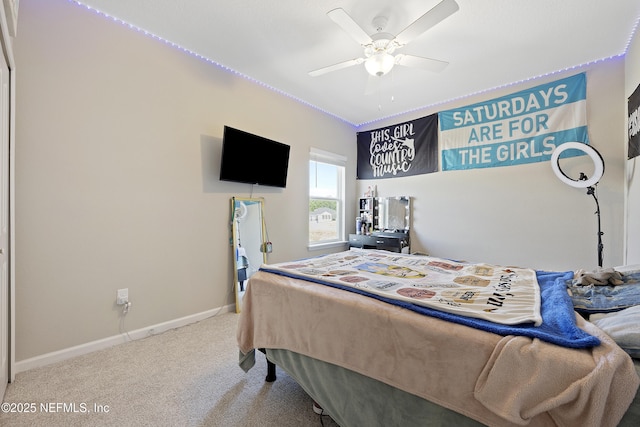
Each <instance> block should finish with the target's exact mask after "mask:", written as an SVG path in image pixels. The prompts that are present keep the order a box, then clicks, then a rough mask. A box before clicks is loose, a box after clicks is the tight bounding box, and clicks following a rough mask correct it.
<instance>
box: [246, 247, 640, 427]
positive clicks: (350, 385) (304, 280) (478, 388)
mask: <svg viewBox="0 0 640 427" xmlns="http://www.w3.org/2000/svg"><path fill="white" fill-rule="evenodd" d="M372 265H373V267H372ZM385 265H386V266H387V267H384V266H385ZM408 265H409V266H410V268H407V266H408ZM390 270H393V271H392V272H390ZM527 270H528V269H518V268H514V267H500V266H491V265H487V264H467V263H458V262H455V261H450V260H441V259H437V258H432V257H426V256H415V255H403V254H391V253H389V252H385V251H376V250H361V249H351V250H350V251H345V252H341V253H338V254H330V255H325V256H321V257H315V258H310V259H307V260H300V261H296V262H291V263H281V264H276V265H265V266H263V267H262V268H261V270H260V271H259V272H258V273H256V274H254V275H253V276H252V278H251V279H250V281H249V285H248V288H247V292H246V294H245V296H244V299H243V306H242V312H241V314H240V319H239V324H238V331H237V338H238V345H239V349H240V366H241V367H242V368H243V369H245V370H247V369H250V368H251V366H252V364H253V361H254V360H255V359H254V358H255V357H256V355H255V350H256V349H264V351H265V353H266V356H267V359H268V361H270V362H271V363H275V364H276V365H278V366H279V367H280V368H282V369H283V370H284V371H285V372H287V373H288V374H289V375H291V376H292V377H293V378H294V379H295V380H296V381H297V382H298V383H299V384H300V385H301V386H302V387H303V388H304V389H305V391H306V392H307V393H308V394H309V395H310V396H311V397H312V398H313V399H314V400H315V401H316V402H318V404H319V405H320V406H321V407H322V408H323V410H324V411H325V413H326V414H328V415H330V416H331V417H332V418H333V419H334V420H335V421H336V422H337V423H338V424H339V425H341V426H343V427H348V426H360V425H368V426H373V425H386V426H388V425H403V426H409V425H438V424H437V423H442V425H452V424H453V425H460V426H464V425H482V424H484V425H489V426H513V425H531V426H555V425H561V426H576V425H580V426H616V425H639V424H638V422H640V401H639V400H638V396H637V395H636V393H637V390H638V386H639V384H640V378H639V376H638V372H637V368H638V367H637V365H636V364H634V361H633V359H632V358H631V357H630V356H629V354H627V353H626V352H625V351H624V350H623V349H622V348H621V347H620V346H618V344H616V342H615V341H614V340H613V339H612V338H611V337H610V336H609V335H607V334H606V333H605V332H603V330H601V329H600V328H598V327H597V326H595V325H594V324H593V323H591V322H589V321H587V320H585V319H584V318H583V317H582V316H580V315H577V314H576V313H575V312H574V310H573V305H572V302H571V300H570V298H569V296H568V294H567V292H566V287H565V283H566V282H567V280H570V279H571V277H572V275H573V273H572V272H542V271H534V272H533V274H534V280H535V282H536V283H537V284H539V286H529V282H530V280H529V279H530V278H529V279H527V280H523V281H522V283H519V279H518V278H520V277H525V276H527V275H528V274H530V273H531V271H530V270H529V271H527ZM469 271H471V272H472V273H473V274H469ZM505 271H506V272H507V273H506V274H507V275H506V276H505ZM433 273H436V274H433ZM492 274H493V276H492ZM447 275H449V276H451V277H452V278H454V279H458V280H457V281H454V283H455V284H454V283H451V282H447V281H446V280H445V279H446V277H445V276H447ZM427 276H435V277H436V278H437V280H436V281H437V282H438V283H436V284H433V283H429V282H428V279H427ZM355 277H360V279H354V278H355ZM362 277H365V278H364V279H363V278H362ZM460 277H463V278H464V279H465V280H462V284H461V280H460ZM495 277H498V280H497V282H496V283H494V282H493V281H492V280H493V279H492V278H495ZM507 277H508V280H506V279H505V278H507ZM469 279H473V280H469ZM367 283H374V285H375V286H369V287H367V285H366V284H367ZM505 283H507V284H506V285H505ZM394 284H395V285H397V286H396V290H397V289H398V288H407V287H408V288H413V290H418V291H419V292H412V293H411V292H410V293H407V292H400V293H398V294H399V295H402V297H401V298H396V297H395V296H394V295H393V294H394ZM456 285H460V286H458V287H456ZM459 288H460V289H462V291H460V289H459ZM536 289H538V291H536ZM425 290H428V292H427V291H425ZM487 290H488V291H489V292H490V294H491V295H493V296H494V302H493V303H492V304H490V305H491V309H489V310H487V308H486V307H485V308H484V309H483V308H482V304H483V302H482V301H483V298H484V304H486V301H488V300H489V298H487V297H486V296H483V294H482V292H484V291H487ZM396 293H397V292H396ZM411 294H413V297H412V295H411ZM406 295H410V296H409V297H406ZM415 295H417V296H418V298H415ZM425 295H426V296H425ZM521 296H522V298H521ZM518 299H520V300H521V301H520V302H521V303H522V302H524V303H527V301H533V304H530V305H532V306H533V307H534V309H533V310H530V309H526V310H524V311H523V309H522V307H521V306H518V305H517V304H516V305H514V306H513V307H511V308H512V309H513V311H514V313H515V318H518V319H520V318H522V316H524V318H525V319H528V320H525V321H519V322H517V323H513V322H511V321H510V320H509V318H506V319H500V322H499V323H496V322H493V321H491V320H490V318H491V316H490V315H491V314H492V313H494V312H497V311H500V310H494V308H495V307H497V306H501V304H500V303H504V304H503V305H504V306H507V305H509V304H508V303H507V302H510V301H517V300H518ZM469 301H475V302H476V303H480V304H481V305H480V306H479V307H480V310H477V308H476V310H477V311H476V312H473V313H464V314H461V313H460V312H457V311H456V310H457V309H458V307H457V306H461V309H467V307H464V306H465V305H469ZM496 301H497V302H498V303H496ZM456 305H457V306H456ZM500 308H501V307H500ZM536 308H537V309H536ZM507 311H508V310H507ZM486 313H489V314H490V315H489V316H487V314H486ZM523 313H524V314H523ZM497 314H498V315H500V313H497ZM485 317H487V318H485ZM558 319H560V320H558ZM272 379H273V378H272ZM436 420H437V421H436Z"/></svg>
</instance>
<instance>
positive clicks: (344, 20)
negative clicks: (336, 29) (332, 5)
mask: <svg viewBox="0 0 640 427" xmlns="http://www.w3.org/2000/svg"><path fill="white" fill-rule="evenodd" d="M327 16H328V17H329V18H331V20H332V21H333V22H335V23H336V24H338V25H339V26H340V27H342V29H343V30H345V31H346V32H347V34H349V35H350V36H351V38H352V39H354V40H355V41H357V42H358V43H360V44H361V45H363V46H364V45H368V44H371V43H373V40H371V37H370V36H369V34H367V33H366V31H364V30H363V29H362V27H360V25H358V24H357V23H356V21H354V20H353V18H351V16H349V14H348V13H347V12H345V11H344V9H342V8H337V9H333V10H330V11H329V12H327Z"/></svg>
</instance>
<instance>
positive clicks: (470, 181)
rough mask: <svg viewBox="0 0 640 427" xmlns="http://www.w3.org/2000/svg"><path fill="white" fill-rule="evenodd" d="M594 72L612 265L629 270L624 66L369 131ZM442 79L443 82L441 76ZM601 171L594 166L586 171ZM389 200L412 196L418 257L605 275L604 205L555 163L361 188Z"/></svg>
mask: <svg viewBox="0 0 640 427" xmlns="http://www.w3.org/2000/svg"><path fill="white" fill-rule="evenodd" d="M582 71H586V73H587V114H588V117H587V121H588V127H589V137H590V140H591V144H592V145H593V146H594V147H595V148H596V149H597V150H598V151H599V152H600V153H601V154H602V156H603V157H604V160H605V164H606V169H605V174H604V177H603V178H602V180H601V181H600V184H599V185H598V198H599V201H600V205H601V212H602V230H603V232H604V233H605V234H604V236H603V239H604V263H603V264H604V266H605V267H606V266H613V265H619V264H621V263H622V262H623V252H622V242H623V235H624V234H623V233H624V230H623V223H624V221H623V219H624V209H623V204H624V194H623V185H622V183H623V168H624V153H625V151H624V141H625V133H624V120H625V112H624V111H625V110H624V104H623V103H622V101H621V100H622V99H623V98H624V92H623V90H624V87H623V80H624V61H623V60H622V59H614V60H610V61H606V62H600V63H598V64H595V65H592V66H589V67H586V68H584V69H577V70H572V71H571V72H567V73H560V74H556V75H553V76H547V77H544V78H540V79H535V80H532V81H529V82H526V83H522V84H519V85H515V86H510V87H507V88H502V89H500V90H495V91H491V92H487V93H484V94H482V95H477V96H472V97H469V98H465V99H461V100H457V101H455V102H451V103H447V104H444V105H439V106H437V107H434V108H430V109H425V110H424V111H419V112H415V113H412V114H408V115H405V116H400V117H394V118H392V119H387V120H383V121H381V122H379V123H374V124H370V125H368V127H367V128H366V129H364V128H363V129H359V130H371V129H376V128H380V127H384V126H389V125H391V124H395V123H401V122H403V121H406V120H411V119H415V118H418V117H424V116H426V115H429V114H432V113H436V112H438V111H442V110H446V109H449V108H454V107H459V106H464V105H468V104H473V103H475V102H479V101H484V100H488V99H492V98H495V97H498V96H502V95H504V94H508V93H513V92H516V91H519V90H522V89H525V88H528V87H532V86H536V85H539V84H542V83H545V82H548V81H553V80H557V79H560V78H563V77H566V76H569V75H573V74H577V73H579V72H582ZM434 78H437V76H436V77H434ZM588 168H592V164H591V162H590V161H589V160H585V172H587V173H588V172H589V171H590V170H591V169H588ZM372 184H376V185H377V188H378V194H379V195H380V196H399V195H406V196H411V197H412V198H413V199H412V203H413V228H412V231H411V250H412V251H421V252H427V253H429V254H431V255H433V256H439V257H443V258H453V259H465V260H469V261H476V262H490V263H496V264H501V265H520V266H526V267H532V268H538V269H546V270H563V271H564V270H576V269H579V268H584V269H587V270H592V269H594V268H597V266H598V259H597V217H596V216H595V215H594V212H595V210H596V207H595V202H594V200H593V198H592V197H591V196H587V195H586V192H585V191H584V190H581V189H574V188H572V187H569V186H567V185H565V184H563V183H562V182H561V181H559V180H558V179H557V178H556V177H555V175H554V174H553V171H552V170H551V166H550V164H549V162H542V163H535V164H530V165H523V166H508V167H499V168H492V169H477V170H466V171H447V172H436V173H432V174H426V175H419V176H413V177H407V178H396V179H383V180H361V181H358V182H357V192H358V193H359V194H360V193H362V192H364V191H365V190H366V188H367V187H368V186H369V185H372Z"/></svg>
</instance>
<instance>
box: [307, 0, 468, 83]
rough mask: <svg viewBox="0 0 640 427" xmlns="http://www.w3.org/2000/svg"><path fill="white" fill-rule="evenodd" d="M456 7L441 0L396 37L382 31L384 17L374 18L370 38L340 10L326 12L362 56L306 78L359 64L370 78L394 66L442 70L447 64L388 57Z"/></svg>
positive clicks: (433, 60)
mask: <svg viewBox="0 0 640 427" xmlns="http://www.w3.org/2000/svg"><path fill="white" fill-rule="evenodd" d="M459 8H460V7H459V6H458V3H456V2H455V0H442V1H441V2H440V3H438V4H437V5H435V6H434V7H433V8H432V9H431V10H429V11H428V12H426V13H425V14H424V15H422V16H421V17H420V18H418V19H416V20H415V21H414V22H413V23H411V24H410V25H409V26H408V27H407V28H405V29H404V30H402V31H401V32H400V33H398V34H397V35H396V36H394V35H392V34H389V33H386V32H384V31H383V30H384V26H385V25H386V23H387V18H386V17H384V16H379V17H376V18H375V19H374V20H373V25H374V27H375V28H376V29H377V32H376V33H375V34H373V35H371V36H370V35H368V34H367V33H366V31H365V30H363V29H362V27H360V26H359V25H358V24H357V23H356V22H355V21H354V20H353V18H351V16H349V15H348V14H347V12H345V11H344V9H342V8H338V9H333V10H330V11H329V12H328V13H327V16H329V18H331V20H333V21H334V22H335V23H336V24H338V25H339V26H340V27H342V29H343V30H345V31H346V32H347V34H349V35H350V36H351V38H353V39H354V40H355V41H356V42H358V43H359V44H360V45H361V46H362V47H363V48H364V57H361V58H355V59H350V60H348V61H344V62H339V63H337V64H334V65H330V66H328V67H323V68H319V69H317V70H314V71H311V72H309V75H310V76H312V77H317V76H320V75H323V74H326V73H329V72H331V71H336V70H341V69H343V68H347V67H351V66H353V65H358V64H362V63H364V67H365V68H366V70H367V72H368V73H369V74H370V75H372V76H383V75H385V74H387V73H388V72H389V71H391V69H392V68H393V66H394V65H395V64H398V65H403V66H405V67H418V68H423V69H427V70H430V71H435V72H439V71H442V70H443V69H444V68H445V67H446V66H447V65H448V64H449V63H448V62H446V61H439V60H437V59H431V58H424V57H421V56H414V55H406V54H401V53H400V54H396V55H395V56H393V55H392V54H393V53H394V52H395V51H396V49H399V48H401V47H403V46H405V45H406V44H408V43H409V42H410V41H412V40H413V39H415V38H416V37H418V36H420V35H421V34H422V33H424V32H425V31H427V30H429V29H430V28H432V27H434V26H435V25H436V24H438V23H440V22H441V21H442V20H444V19H446V18H447V17H449V16H451V15H452V14H454V13H455V12H457V11H458V9H459Z"/></svg>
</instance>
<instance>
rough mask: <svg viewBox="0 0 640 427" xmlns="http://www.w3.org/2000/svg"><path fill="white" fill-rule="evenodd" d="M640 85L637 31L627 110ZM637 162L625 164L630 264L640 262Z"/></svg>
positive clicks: (630, 56) (631, 52) (628, 72)
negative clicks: (629, 99)
mask: <svg viewBox="0 0 640 427" xmlns="http://www.w3.org/2000/svg"><path fill="white" fill-rule="evenodd" d="M638 85H640V35H638V33H637V31H636V34H635V36H634V37H633V39H632V40H631V44H630V46H629V51H628V54H627V58H626V61H625V91H624V95H625V98H624V99H623V102H624V106H625V112H626V111H627V98H628V97H629V96H631V94H632V93H633V91H634V90H636V88H637V87H638ZM627 117H628V112H627ZM626 125H627V121H625V132H626V129H627V127H626ZM625 137H626V136H625ZM625 154H626V151H625ZM637 163H638V157H634V158H633V159H631V160H628V161H627V162H626V165H625V166H626V169H625V170H626V174H625V182H626V187H625V190H626V192H627V205H626V215H627V230H626V241H625V243H626V254H625V255H626V257H627V263H629V264H640V170H638V167H639V165H638V164H637Z"/></svg>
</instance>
